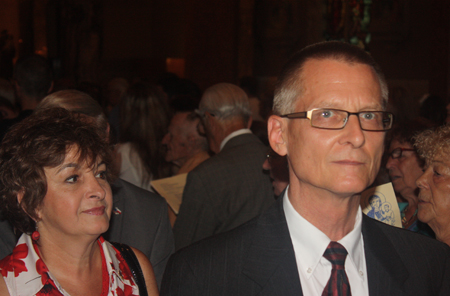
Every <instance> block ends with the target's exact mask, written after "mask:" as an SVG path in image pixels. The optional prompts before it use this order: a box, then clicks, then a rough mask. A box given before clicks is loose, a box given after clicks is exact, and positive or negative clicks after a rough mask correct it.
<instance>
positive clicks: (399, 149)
mask: <svg viewBox="0 0 450 296" xmlns="http://www.w3.org/2000/svg"><path fill="white" fill-rule="evenodd" d="M398 151H400V152H399V153H398V156H396V157H394V153H395V154H397V152H398ZM403 151H414V152H416V150H415V149H411V148H401V147H398V148H395V149H394V150H392V151H391V152H390V153H389V157H390V158H392V159H399V158H401V157H402V155H403Z"/></svg>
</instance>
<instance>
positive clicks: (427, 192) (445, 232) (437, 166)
mask: <svg viewBox="0 0 450 296" xmlns="http://www.w3.org/2000/svg"><path fill="white" fill-rule="evenodd" d="M415 139H416V143H415V146H416V147H417V150H418V152H419V155H420V156H421V157H423V158H424V159H425V170H424V172H423V174H422V176H421V177H420V178H419V179H417V181H416V183H417V186H418V187H419V189H420V193H419V211H418V214H417V216H418V217H419V220H420V221H422V222H424V223H427V224H428V225H429V226H430V227H431V229H433V231H434V233H435V234H436V239H438V240H439V241H441V242H444V243H446V244H447V245H449V246H450V157H449V155H450V126H448V125H446V126H442V127H440V128H438V129H437V130H427V131H424V132H422V133H420V134H419V135H418V136H417V137H416V138H415Z"/></svg>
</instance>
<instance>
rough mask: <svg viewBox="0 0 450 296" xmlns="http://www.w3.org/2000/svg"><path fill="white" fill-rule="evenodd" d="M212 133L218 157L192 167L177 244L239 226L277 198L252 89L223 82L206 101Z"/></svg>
mask: <svg viewBox="0 0 450 296" xmlns="http://www.w3.org/2000/svg"><path fill="white" fill-rule="evenodd" d="M199 109H200V113H201V115H202V117H203V122H204V126H205V132H206V136H207V138H208V143H209V147H210V149H211V150H212V151H213V152H214V153H216V155H215V156H213V157H211V158H210V159H208V160H206V161H204V162H203V163H201V164H200V165H199V166H197V167H196V168H195V169H194V170H192V171H191V172H190V173H189V174H188V176H187V181H186V187H185V188H184V192H183V200H182V203H181V207H180V211H179V214H178V217H177V220H176V221H175V225H174V229H173V230H174V236H175V248H176V249H179V248H182V247H185V246H187V245H189V244H191V243H193V242H196V241H198V240H200V239H203V238H205V237H208V236H211V235H213V234H217V233H221V232H224V231H227V230H230V229H233V228H235V227H237V226H239V225H241V224H243V223H245V222H247V221H248V220H250V219H252V218H254V217H256V216H257V215H258V214H260V213H262V212H263V211H264V210H266V209H267V208H268V207H269V206H270V205H271V204H272V203H273V202H274V201H275V198H274V195H273V193H271V184H270V179H269V175H268V174H267V173H265V172H264V171H263V169H262V167H261V165H262V163H263V162H264V159H265V155H266V152H267V148H266V146H264V144H262V143H261V141H260V140H259V139H258V138H257V137H256V136H255V135H253V134H252V133H251V131H250V130H249V129H248V128H249V127H250V125H251V116H250V107H249V103H248V97H247V94H246V93H245V92H244V91H243V90H242V89H241V88H240V87H238V86H236V85H233V84H229V83H219V84H216V85H214V86H212V87H210V88H208V89H207V90H206V91H205V93H204V94H203V97H202V99H201V101H200V105H199Z"/></svg>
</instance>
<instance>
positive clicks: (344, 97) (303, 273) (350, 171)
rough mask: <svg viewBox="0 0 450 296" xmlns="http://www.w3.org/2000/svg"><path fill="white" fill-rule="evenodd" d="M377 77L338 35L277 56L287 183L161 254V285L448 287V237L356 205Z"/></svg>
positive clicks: (378, 89)
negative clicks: (269, 201) (226, 228)
mask: <svg viewBox="0 0 450 296" xmlns="http://www.w3.org/2000/svg"><path fill="white" fill-rule="evenodd" d="M387 99H388V90H387V83H386V81H385V79H384V76H383V73H382V72H381V70H380V68H379V67H378V65H377V64H376V63H375V61H374V60H373V58H372V57H371V56H370V55H369V54H368V53H366V52H365V51H363V50H362V49H361V48H359V47H356V46H353V45H350V44H347V43H343V42H338V41H330V42H323V43H318V44H314V45H311V46H308V47H306V48H304V49H303V50H301V51H300V52H298V53H296V54H295V55H294V56H293V57H292V58H291V59H290V60H289V61H288V62H287V64H286V65H285V66H284V68H283V69H282V72H281V75H280V77H279V80H278V85H277V88H276V90H275V99H274V108H273V109H274V115H272V116H271V117H270V118H269V121H268V135H269V141H270V145H271V147H272V149H273V150H274V151H275V152H276V153H278V154H279V155H282V156H283V155H286V156H287V159H288V165H289V177H290V178H289V180H290V182H289V186H288V188H287V189H286V190H285V191H284V193H283V194H282V195H281V196H280V197H279V198H278V200H277V201H276V202H275V204H273V205H272V206H271V207H270V208H269V209H268V210H267V211H266V212H265V213H263V214H262V215H260V216H259V217H257V218H256V219H253V220H251V221H250V222H248V223H246V224H244V225H242V226H241V227H238V228H236V229H234V230H232V231H230V232H227V233H224V234H221V235H217V236H215V237H212V238H208V239H206V240H203V241H201V242H198V243H196V244H193V245H192V246H189V247H187V248H185V249H183V250H180V251H178V252H176V253H175V254H174V255H172V257H171V259H169V262H168V264H167V268H166V271H165V273H164V278H163V283H162V286H161V295H233V296H237V295H242V296H243V295H245V296H251V295H283V296H291V295H292V296H293V295H296V296H298V295H305V296H314V295H354V296H365V295H370V296H386V295H421V296H426V295H428V296H436V295H441V296H444V295H450V248H449V247H448V246H447V245H445V244H443V243H440V242H438V241H436V240H433V239H431V238H428V237H425V236H422V235H418V234H416V233H413V232H410V231H404V230H403V229H398V228H396V227H392V226H389V225H386V224H384V223H382V222H379V221H376V220H374V219H371V218H369V217H367V216H365V215H363V214H362V211H361V208H360V196H361V192H362V191H364V190H365V189H366V188H367V187H368V186H369V185H371V184H372V183H373V181H374V179H375V177H376V175H377V173H378V170H379V168H380V164H381V158H382V155H383V150H384V137H385V133H386V131H387V130H389V129H390V128H391V126H392V123H393V116H392V114H391V113H389V112H386V111H385V106H386V103H387Z"/></svg>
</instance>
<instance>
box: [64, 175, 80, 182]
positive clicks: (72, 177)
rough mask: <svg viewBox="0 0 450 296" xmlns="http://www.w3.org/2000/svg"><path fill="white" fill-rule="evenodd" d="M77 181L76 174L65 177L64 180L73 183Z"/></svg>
mask: <svg viewBox="0 0 450 296" xmlns="http://www.w3.org/2000/svg"><path fill="white" fill-rule="evenodd" d="M77 181H78V176H77V175H73V176H70V177H69V178H67V179H66V182H69V183H75V182H77Z"/></svg>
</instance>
